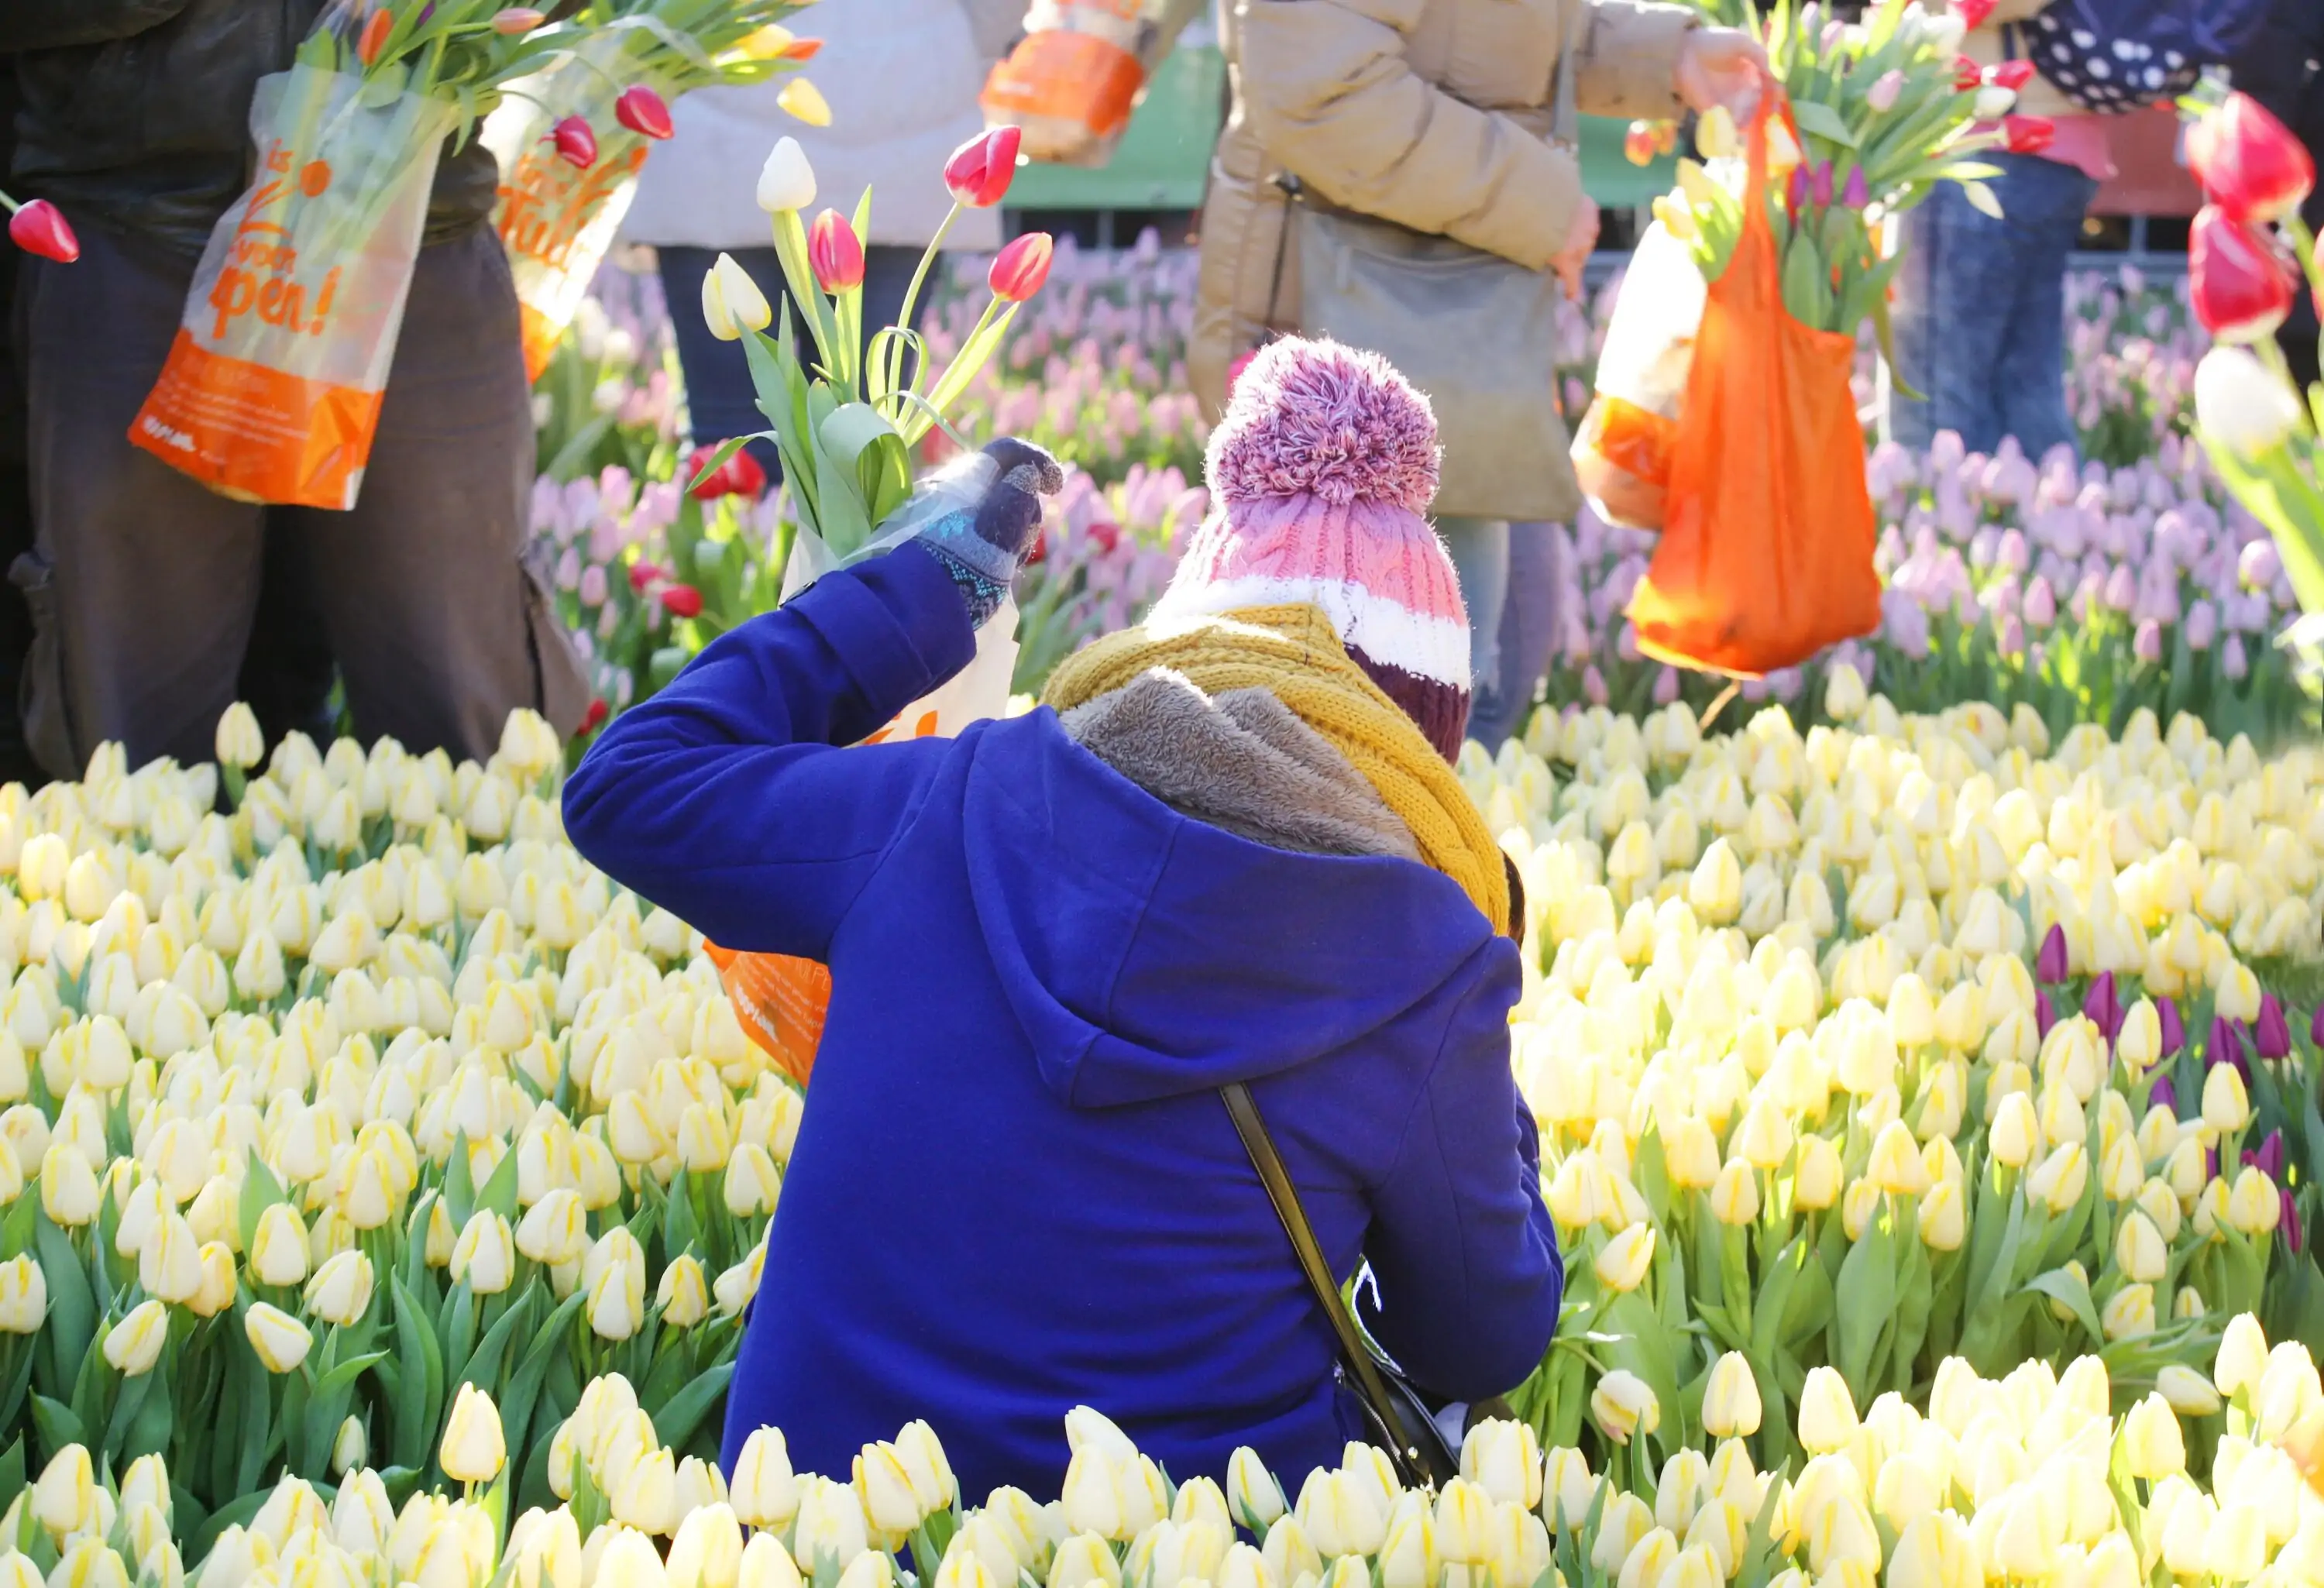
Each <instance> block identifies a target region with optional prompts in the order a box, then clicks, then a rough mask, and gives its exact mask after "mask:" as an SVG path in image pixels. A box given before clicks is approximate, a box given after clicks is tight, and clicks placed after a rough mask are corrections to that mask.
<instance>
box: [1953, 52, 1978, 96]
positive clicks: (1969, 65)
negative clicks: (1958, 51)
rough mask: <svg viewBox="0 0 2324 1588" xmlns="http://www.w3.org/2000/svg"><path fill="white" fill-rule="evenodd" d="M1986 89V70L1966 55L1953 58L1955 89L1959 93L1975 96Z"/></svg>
mask: <svg viewBox="0 0 2324 1588" xmlns="http://www.w3.org/2000/svg"><path fill="white" fill-rule="evenodd" d="M1983 87H1985V68H1983V67H1981V66H1979V65H1978V63H1977V62H1976V61H1974V60H1970V59H1969V57H1968V56H1966V55H1956V56H1954V57H1953V88H1954V89H1955V90H1956V91H1957V92H1960V93H1963V94H1974V93H1976V92H1977V91H1978V89H1979V88H1983Z"/></svg>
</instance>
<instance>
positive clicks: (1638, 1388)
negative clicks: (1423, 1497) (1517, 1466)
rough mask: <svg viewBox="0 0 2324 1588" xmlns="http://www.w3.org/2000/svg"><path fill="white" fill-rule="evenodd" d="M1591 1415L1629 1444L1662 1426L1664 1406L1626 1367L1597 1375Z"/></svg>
mask: <svg viewBox="0 0 2324 1588" xmlns="http://www.w3.org/2000/svg"><path fill="white" fill-rule="evenodd" d="M1590 1415H1591V1417H1592V1418H1594V1419H1595V1420H1596V1422H1597V1424H1598V1426H1599V1428H1600V1431H1601V1432H1603V1433H1604V1434H1605V1436H1606V1437H1608V1438H1609V1439H1610V1440H1612V1441H1613V1442H1614V1443H1615V1444H1617V1445H1628V1443H1629V1442H1630V1439H1631V1436H1633V1435H1636V1434H1641V1433H1644V1434H1651V1433H1653V1432H1654V1431H1655V1429H1656V1428H1658V1427H1660V1426H1662V1420H1663V1408H1662V1403H1661V1402H1660V1401H1658V1400H1656V1399H1655V1392H1654V1391H1653V1390H1650V1389H1648V1388H1647V1387H1646V1380H1643V1379H1640V1378H1639V1377H1638V1376H1637V1374H1635V1373H1633V1372H1631V1371H1628V1369H1627V1368H1617V1369H1615V1370H1614V1371H1612V1372H1610V1373H1608V1374H1606V1375H1605V1376H1604V1377H1602V1378H1600V1380H1598V1387H1597V1388H1596V1389H1595V1390H1591V1394H1590ZM1441 1525H1442V1524H1441V1521H1440V1528H1441Z"/></svg>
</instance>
